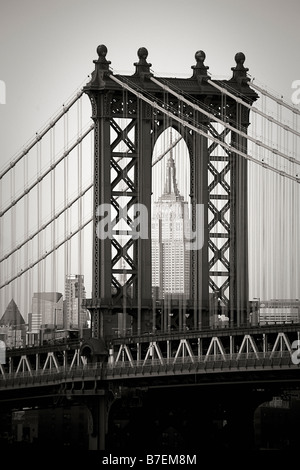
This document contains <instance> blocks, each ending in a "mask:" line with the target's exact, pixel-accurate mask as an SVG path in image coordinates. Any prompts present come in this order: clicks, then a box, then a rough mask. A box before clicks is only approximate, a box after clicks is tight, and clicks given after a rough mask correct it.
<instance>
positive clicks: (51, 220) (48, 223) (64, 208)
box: [0, 183, 94, 263]
mask: <svg viewBox="0 0 300 470" xmlns="http://www.w3.org/2000/svg"><path fill="white" fill-rule="evenodd" d="M93 186H94V184H93V183H92V184H90V185H88V186H87V187H86V188H85V189H83V190H82V191H81V192H80V193H79V194H78V195H77V196H76V197H75V198H74V199H72V200H71V201H70V202H69V203H68V204H67V205H66V206H65V207H63V209H61V210H60V211H59V212H56V213H55V214H54V215H53V216H52V217H51V219H49V220H47V222H45V223H43V224H42V226H41V227H39V228H38V229H37V230H36V231H35V232H33V233H32V234H31V235H29V236H28V237H27V238H26V239H25V240H23V241H22V242H21V243H20V244H19V245H17V246H16V247H15V248H14V249H13V250H11V251H10V252H9V253H7V254H6V255H5V256H3V257H2V258H0V263H2V261H5V260H6V259H8V258H9V257H10V256H12V255H13V254H14V253H15V252H16V251H18V250H20V249H21V248H22V247H23V246H24V245H26V243H28V242H30V241H31V240H33V238H35V237H36V236H37V235H38V234H39V233H40V232H41V231H42V230H45V228H47V227H48V226H49V225H50V224H52V222H54V221H55V220H56V219H58V218H59V217H60V216H61V215H62V214H64V212H65V211H67V210H68V209H70V207H72V206H73V205H74V204H75V202H77V201H78V200H79V199H80V198H82V197H83V196H84V195H85V194H86V193H87V192H88V191H89V190H90V189H91V188H92V187H93Z"/></svg>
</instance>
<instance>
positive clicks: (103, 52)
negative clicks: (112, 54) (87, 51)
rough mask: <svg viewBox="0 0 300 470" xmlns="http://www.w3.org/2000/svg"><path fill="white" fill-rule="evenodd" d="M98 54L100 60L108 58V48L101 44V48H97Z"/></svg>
mask: <svg viewBox="0 0 300 470" xmlns="http://www.w3.org/2000/svg"><path fill="white" fill-rule="evenodd" d="M97 54H98V56H99V59H100V58H101V57H106V54H107V47H106V46H105V45H104V44H100V46H98V47H97Z"/></svg>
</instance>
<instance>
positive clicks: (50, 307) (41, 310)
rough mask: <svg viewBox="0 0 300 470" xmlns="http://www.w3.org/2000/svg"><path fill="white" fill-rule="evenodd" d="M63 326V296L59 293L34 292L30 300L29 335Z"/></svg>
mask: <svg viewBox="0 0 300 470" xmlns="http://www.w3.org/2000/svg"><path fill="white" fill-rule="evenodd" d="M62 324H63V296H62V294H61V293H60V292H35V293H34V294H33V298H32V315H31V321H30V325H29V331H30V333H35V334H38V333H39V332H40V330H41V329H45V328H52V329H53V328H55V327H57V328H61V327H62Z"/></svg>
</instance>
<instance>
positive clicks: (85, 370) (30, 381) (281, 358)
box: [0, 351, 297, 389]
mask: <svg viewBox="0 0 300 470" xmlns="http://www.w3.org/2000/svg"><path fill="white" fill-rule="evenodd" d="M276 366H279V367H283V366H285V367H297V366H295V365H294V364H293V363H292V360H291V354H290V352H289V351H278V352H265V353H261V352H260V353H254V352H251V353H234V354H224V355H222V354H218V355H212V356H202V357H197V356H195V357H190V356H187V357H177V358H174V357H172V358H165V359H163V360H162V359H147V360H139V361H131V362H130V361H118V362H115V363H113V364H108V363H93V364H81V365H76V366H73V367H72V368H71V369H68V368H66V367H64V366H62V367H58V368H53V369H51V370H35V371H19V372H14V373H10V374H5V375H4V376H3V375H2V376H1V378H0V389H6V388H10V387H18V386H19V387H22V386H38V385H46V384H48V383H60V384H61V383H64V382H70V381H76V380H77V379H78V380H83V381H85V380H105V379H106V378H117V377H119V376H122V377H124V376H136V375H139V374H144V375H147V374H152V375H155V373H157V374H161V373H164V372H168V371H171V370H172V371H173V372H176V371H180V370H183V369H184V370H190V371H199V370H202V371H205V372H210V371H214V370H220V369H221V370H223V371H232V370H241V369H245V370H247V369H250V368H253V367H254V368H262V369H264V368H267V367H268V368H272V367H276Z"/></svg>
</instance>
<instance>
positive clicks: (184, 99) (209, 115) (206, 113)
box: [151, 77, 300, 165]
mask: <svg viewBox="0 0 300 470" xmlns="http://www.w3.org/2000/svg"><path fill="white" fill-rule="evenodd" d="M151 80H152V81H153V82H154V83H155V84H156V85H158V86H160V87H161V88H163V89H164V90H165V91H167V92H169V93H172V94H173V95H174V96H176V98H178V99H179V100H181V101H183V102H184V103H186V104H188V105H189V106H191V107H192V108H193V109H195V110H196V111H200V112H201V113H203V114H205V115H206V116H208V117H209V118H210V119H213V120H215V121H216V122H218V123H219V124H222V125H223V126H224V127H227V128H228V129H230V130H231V131H233V132H235V133H236V134H239V135H240V136H242V137H244V138H246V139H248V140H250V141H252V142H253V143H255V144H256V145H258V146H261V147H263V148H265V149H266V150H269V151H270V152H272V153H274V154H276V155H279V156H280V157H282V158H285V159H286V160H288V161H290V162H291V163H295V164H296V165H300V161H299V160H297V159H296V158H294V157H291V156H288V155H285V154H284V153H283V152H280V151H279V150H277V149H274V148H273V147H270V146H269V145H267V144H265V143H264V142H262V141H261V140H259V139H255V138H254V137H252V136H250V135H248V134H246V133H245V132H243V131H241V130H240V129H238V128H236V127H233V126H231V125H230V124H228V123H227V122H226V121H223V120H222V119H219V118H218V117H217V116H215V115H213V114H211V113H209V112H208V111H206V110H205V109H203V108H201V107H200V106H198V105H197V104H194V103H192V102H191V101H190V100H187V99H186V98H184V96H183V95H180V94H178V93H177V92H176V91H174V90H173V89H171V88H170V87H169V86H167V85H164V84H162V83H161V82H159V81H158V80H156V79H155V78H153V77H151ZM248 106H249V105H248ZM250 108H251V109H252V107H250ZM299 136H300V134H299Z"/></svg>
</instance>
